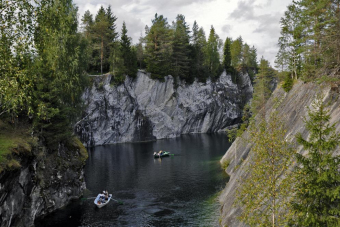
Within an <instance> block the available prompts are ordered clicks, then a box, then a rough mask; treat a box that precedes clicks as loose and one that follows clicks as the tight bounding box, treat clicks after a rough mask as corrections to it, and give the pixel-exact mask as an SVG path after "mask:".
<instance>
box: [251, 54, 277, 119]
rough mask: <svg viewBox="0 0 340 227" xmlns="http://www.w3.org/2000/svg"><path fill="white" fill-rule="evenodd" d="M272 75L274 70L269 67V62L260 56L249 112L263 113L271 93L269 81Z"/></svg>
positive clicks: (272, 77)
mask: <svg viewBox="0 0 340 227" xmlns="http://www.w3.org/2000/svg"><path fill="white" fill-rule="evenodd" d="M274 77H275V71H274V70H273V68H271V67H270V65H269V62H268V61H267V60H265V59H264V58H263V57H262V59H261V61H260V65H259V73H258V74H257V75H256V80H255V85H254V93H253V101H252V105H251V112H252V113H253V114H254V115H256V114H257V113H259V112H260V111H261V113H262V114H264V113H265V109H264V107H265V104H266V102H267V100H268V98H269V97H270V95H271V93H272V90H271V83H272V81H273V79H274Z"/></svg>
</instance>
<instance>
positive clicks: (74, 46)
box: [32, 0, 87, 144]
mask: <svg viewBox="0 0 340 227" xmlns="http://www.w3.org/2000/svg"><path fill="white" fill-rule="evenodd" d="M38 10H39V13H38V14H37V27H36V30H35V37H34V38H35V44H36V49H37V53H38V55H39V58H36V60H35V64H34V71H35V74H36V76H37V79H36V81H34V83H35V87H34V90H33V91H32V96H33V97H34V100H33V102H32V107H33V110H34V113H33V114H34V122H33V123H34V126H35V128H36V130H37V131H38V132H39V133H40V134H41V136H43V137H44V138H45V140H46V142H47V143H50V142H51V143H53V144H56V143H57V142H58V141H61V140H64V139H67V138H68V137H69V134H70V132H71V131H72V129H71V128H70V127H71V122H72V121H75V119H76V117H77V116H78V114H79V111H80V110H81V108H80V107H81V103H82V102H81V100H80V96H81V93H82V92H83V88H84V86H85V84H84V81H86V78H87V77H86V76H85V74H84V70H85V67H86V58H84V57H86V54H85V51H86V46H85V44H84V41H83V38H82V36H81V35H80V34H78V33H77V27H78V21H77V8H76V7H75V6H74V5H73V4H72V1H71V0H63V1H55V2H49V1H42V2H41V4H40V6H39V8H38ZM67 129H68V130H67Z"/></svg>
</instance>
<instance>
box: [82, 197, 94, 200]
mask: <svg viewBox="0 0 340 227" xmlns="http://www.w3.org/2000/svg"><path fill="white" fill-rule="evenodd" d="M95 198H97V197H89V198H81V200H87V199H95Z"/></svg>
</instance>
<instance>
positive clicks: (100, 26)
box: [92, 6, 110, 74]
mask: <svg viewBox="0 0 340 227" xmlns="http://www.w3.org/2000/svg"><path fill="white" fill-rule="evenodd" d="M109 26H110V22H109V20H108V17H107V15H106V12H105V9H104V7H103V6H101V7H100V9H99V11H98V13H97V15H96V18H95V23H94V25H93V27H92V30H93V36H94V39H95V42H94V44H95V45H94V49H95V50H96V51H97V52H98V53H99V54H97V56H99V60H100V61H97V62H100V73H101V74H103V68H104V67H105V69H106V70H107V65H108V59H106V58H104V56H106V55H107V54H106V52H107V48H106V47H107V45H108V43H109V42H110V40H109V35H110V30H109Z"/></svg>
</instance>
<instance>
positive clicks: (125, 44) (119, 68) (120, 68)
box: [114, 22, 137, 82]
mask: <svg viewBox="0 0 340 227" xmlns="http://www.w3.org/2000/svg"><path fill="white" fill-rule="evenodd" d="M127 31H128V30H127V28H126V25H125V22H123V26H122V34H121V38H120V41H119V45H118V50H117V54H116V55H115V58H114V63H115V64H114V75H115V79H116V80H117V82H122V81H124V79H125V76H126V75H127V76H130V77H136V74H137V57H136V53H135V51H134V50H133V49H132V47H131V38H130V37H128V36H127Z"/></svg>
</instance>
